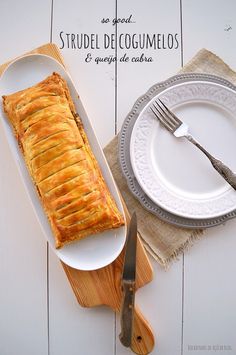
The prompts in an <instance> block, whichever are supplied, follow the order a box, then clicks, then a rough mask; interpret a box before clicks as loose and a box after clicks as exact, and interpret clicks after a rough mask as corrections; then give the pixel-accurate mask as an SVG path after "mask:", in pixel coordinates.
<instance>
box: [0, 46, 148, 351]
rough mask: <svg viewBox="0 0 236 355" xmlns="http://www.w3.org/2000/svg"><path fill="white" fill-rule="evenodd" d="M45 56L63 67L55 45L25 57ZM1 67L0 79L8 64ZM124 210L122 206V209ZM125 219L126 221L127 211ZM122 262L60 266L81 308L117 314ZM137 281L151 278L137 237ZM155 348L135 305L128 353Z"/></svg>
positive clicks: (146, 323) (142, 283)
mask: <svg viewBox="0 0 236 355" xmlns="http://www.w3.org/2000/svg"><path fill="white" fill-rule="evenodd" d="M30 53H39V54H46V55H49V56H51V57H53V58H54V59H56V60H58V61H59V62H60V63H61V64H63V65H64V66H65V64H64V61H63V58H62V56H61V54H60V51H59V49H58V48H57V46H56V45H55V44H51V43H48V44H45V45H43V46H41V47H39V48H36V49H34V50H32V51H31V52H29V53H27V54H30ZM10 62H11V61H9V62H8V63H5V64H3V65H1V66H0V75H1V73H2V72H3V70H4V69H5V67H6V66H7V65H8V64H9V63H10ZM124 207H125V205H124ZM125 210H126V217H127V220H129V214H128V211H127V209H126V208H125ZM123 262H124V251H122V253H121V254H120V256H119V257H118V258H117V259H116V260H115V261H114V262H113V263H111V264H110V265H108V266H106V267H103V268H101V269H98V270H93V271H81V270H76V269H73V268H71V267H70V266H68V265H66V264H64V263H63V262H62V266H63V268H64V270H65V273H66V275H67V277H68V280H69V282H70V284H71V287H72V289H73V291H74V294H75V296H76V298H77V300H78V302H79V304H80V305H81V306H83V307H95V306H99V305H106V306H108V307H110V308H112V309H113V310H114V311H115V312H119V311H120V307H121V299H122V290H121V273H122V268H123ZM136 272H137V280H136V287H137V288H140V287H142V286H144V285H145V284H147V283H148V282H150V281H151V280H152V278H153V271H152V267H151V264H150V262H149V259H148V257H147V255H146V252H145V250H144V247H143V245H142V243H141V241H140V238H139V237H138V244H137V270H136ZM153 347H154V336H153V332H152V330H151V327H150V325H149V324H148V322H147V321H146V320H145V318H144V317H143V316H142V314H141V312H140V311H139V309H138V307H137V306H136V305H135V314H134V334H133V338H132V345H131V349H132V350H133V351H134V352H135V353H137V354H148V353H150V352H151V351H152V349H153Z"/></svg>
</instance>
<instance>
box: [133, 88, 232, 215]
mask: <svg viewBox="0 0 236 355" xmlns="http://www.w3.org/2000/svg"><path fill="white" fill-rule="evenodd" d="M157 97H160V98H161V100H163V102H165V103H166V104H167V106H168V107H169V108H170V109H172V110H173V111H174V112H175V113H176V114H177V115H178V116H179V117H180V118H181V119H182V120H183V121H185V122H186V123H187V124H188V125H189V127H190V133H192V135H193V136H194V137H195V138H196V139H197V140H198V141H199V142H200V143H201V144H202V145H203V146H204V147H205V148H206V149H207V150H208V151H209V152H210V153H212V155H214V156H215V157H216V158H218V159H220V160H222V161H223V162H224V163H225V164H226V165H228V166H229V167H230V168H231V169H232V170H233V171H235V172H236V157H235V152H236V94H235V91H234V90H231V89H230V88H228V87H226V86H223V85H220V84H217V83H214V82H207V81H205V82H204V81H192V82H191V81H189V82H184V83H180V84H177V85H173V86H171V87H168V88H167V89H166V90H164V91H162V92H160V93H159V94H157V95H156V96H155V97H154V98H152V100H151V101H150V102H149V103H148V104H147V105H146V106H145V107H144V108H143V110H142V111H141V112H140V114H139V116H138V118H137V120H136V122H135V124H134V127H133V130H132V134H131V140H130V159H131V164H132V169H133V171H134V174H135V177H136V179H137V181H138V183H139V184H140V186H141V188H142V189H143V191H144V192H145V193H146V194H147V196H148V197H149V198H150V199H151V200H152V201H153V202H154V203H155V204H157V205H159V206H161V208H163V209H165V210H166V211H168V212H170V213H173V214H175V215H178V216H182V217H186V218H192V219H193V218H194V219H207V218H214V217H218V216H222V215H224V214H227V213H229V212H231V211H233V210H235V208H236V191H235V190H234V189H233V188H232V187H231V186H230V185H228V184H227V182H225V180H224V179H223V178H222V177H221V176H220V175H219V174H218V173H217V172H216V171H215V170H214V168H213V167H212V166H211V163H210V162H209V160H208V159H207V158H206V157H205V156H204V155H203V154H202V152H200V151H199V150H198V149H197V148H196V147H195V146H193V145H192V144H191V143H190V142H188V141H187V140H186V139H185V138H176V137H174V136H173V135H172V134H171V133H170V132H168V131H167V130H166V129H165V128H164V127H162V126H161V125H160V123H159V122H158V120H157V119H156V118H155V117H154V115H153V113H152V112H151V110H150V105H151V104H152V102H153V101H154V100H155V99H156V98H157Z"/></svg>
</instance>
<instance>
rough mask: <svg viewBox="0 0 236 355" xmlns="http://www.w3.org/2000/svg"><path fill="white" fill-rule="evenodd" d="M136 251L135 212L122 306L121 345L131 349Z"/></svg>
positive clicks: (123, 278) (131, 222)
mask: <svg viewBox="0 0 236 355" xmlns="http://www.w3.org/2000/svg"><path fill="white" fill-rule="evenodd" d="M136 249H137V217H136V213H135V212H134V213H133V215H132V217H131V220H130V224H129V228H128V233H127V240H126V246H125V257H124V266H123V273H122V279H121V286H122V291H123V299H122V306H121V320H120V322H121V333H120V335H119V338H120V341H121V343H122V344H123V345H124V346H126V347H130V345H131V341H132V332H133V318H134V301H135V279H136Z"/></svg>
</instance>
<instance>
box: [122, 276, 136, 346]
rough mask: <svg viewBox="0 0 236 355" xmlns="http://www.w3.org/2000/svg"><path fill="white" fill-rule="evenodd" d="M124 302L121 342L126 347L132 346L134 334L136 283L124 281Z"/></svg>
mask: <svg viewBox="0 0 236 355" xmlns="http://www.w3.org/2000/svg"><path fill="white" fill-rule="evenodd" d="M122 288H123V300H122V305H121V312H120V325H121V333H120V336H119V337H120V341H121V343H122V344H123V345H124V346H126V347H130V346H131V337H132V332H133V318H134V298H135V282H132V281H126V280H124V281H123V286H122Z"/></svg>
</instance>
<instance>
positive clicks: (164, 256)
mask: <svg viewBox="0 0 236 355" xmlns="http://www.w3.org/2000/svg"><path fill="white" fill-rule="evenodd" d="M190 72H192V73H193V72H195V73H207V74H214V75H218V76H221V77H223V78H224V79H227V80H229V81H231V82H232V83H233V84H236V73H235V72H234V71H233V70H231V69H230V68H229V66H228V65H227V64H225V63H224V62H223V61H222V60H221V59H220V58H219V57H217V56H216V55H215V54H213V53H211V52H209V51H208V50H206V49H202V50H200V51H199V52H198V53H197V54H196V56H195V57H194V58H193V59H192V60H191V61H190V62H189V63H188V64H186V65H185V66H184V68H183V69H182V70H181V71H180V73H190ZM104 152H105V155H106V158H107V160H108V163H109V165H110V168H111V171H112V173H113V176H114V179H115V180H116V183H117V185H118V188H119V189H120V192H121V194H122V196H123V198H124V201H125V203H126V205H127V208H128V210H129V212H130V213H132V212H133V211H136V214H137V218H138V231H139V233H140V236H141V239H142V241H143V244H144V246H145V248H146V249H147V250H148V252H149V253H150V254H151V255H152V256H153V257H154V258H155V259H156V260H157V261H158V262H159V263H160V264H161V265H162V266H164V267H167V266H168V265H169V263H170V261H172V260H174V259H175V258H176V257H178V255H179V254H180V253H182V252H183V251H185V250H186V249H187V248H189V247H190V246H191V245H192V244H193V243H194V241H195V240H197V239H200V238H201V237H202V236H203V230H190V229H185V228H180V227H176V226H174V225H171V224H168V223H167V222H164V221H162V220H160V219H159V218H158V217H156V216H154V215H153V214H152V213H150V212H148V211H147V210H146V209H144V208H143V207H142V205H141V204H140V202H139V201H138V200H137V199H136V198H135V197H134V196H133V194H132V193H131V192H130V190H129V188H128V186H127V184H126V180H125V178H124V177H123V175H122V172H121V169H120V165H119V159H118V137H117V136H116V137H115V138H114V139H113V140H112V141H111V142H110V143H109V144H108V145H107V146H106V147H105V149H104Z"/></svg>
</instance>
